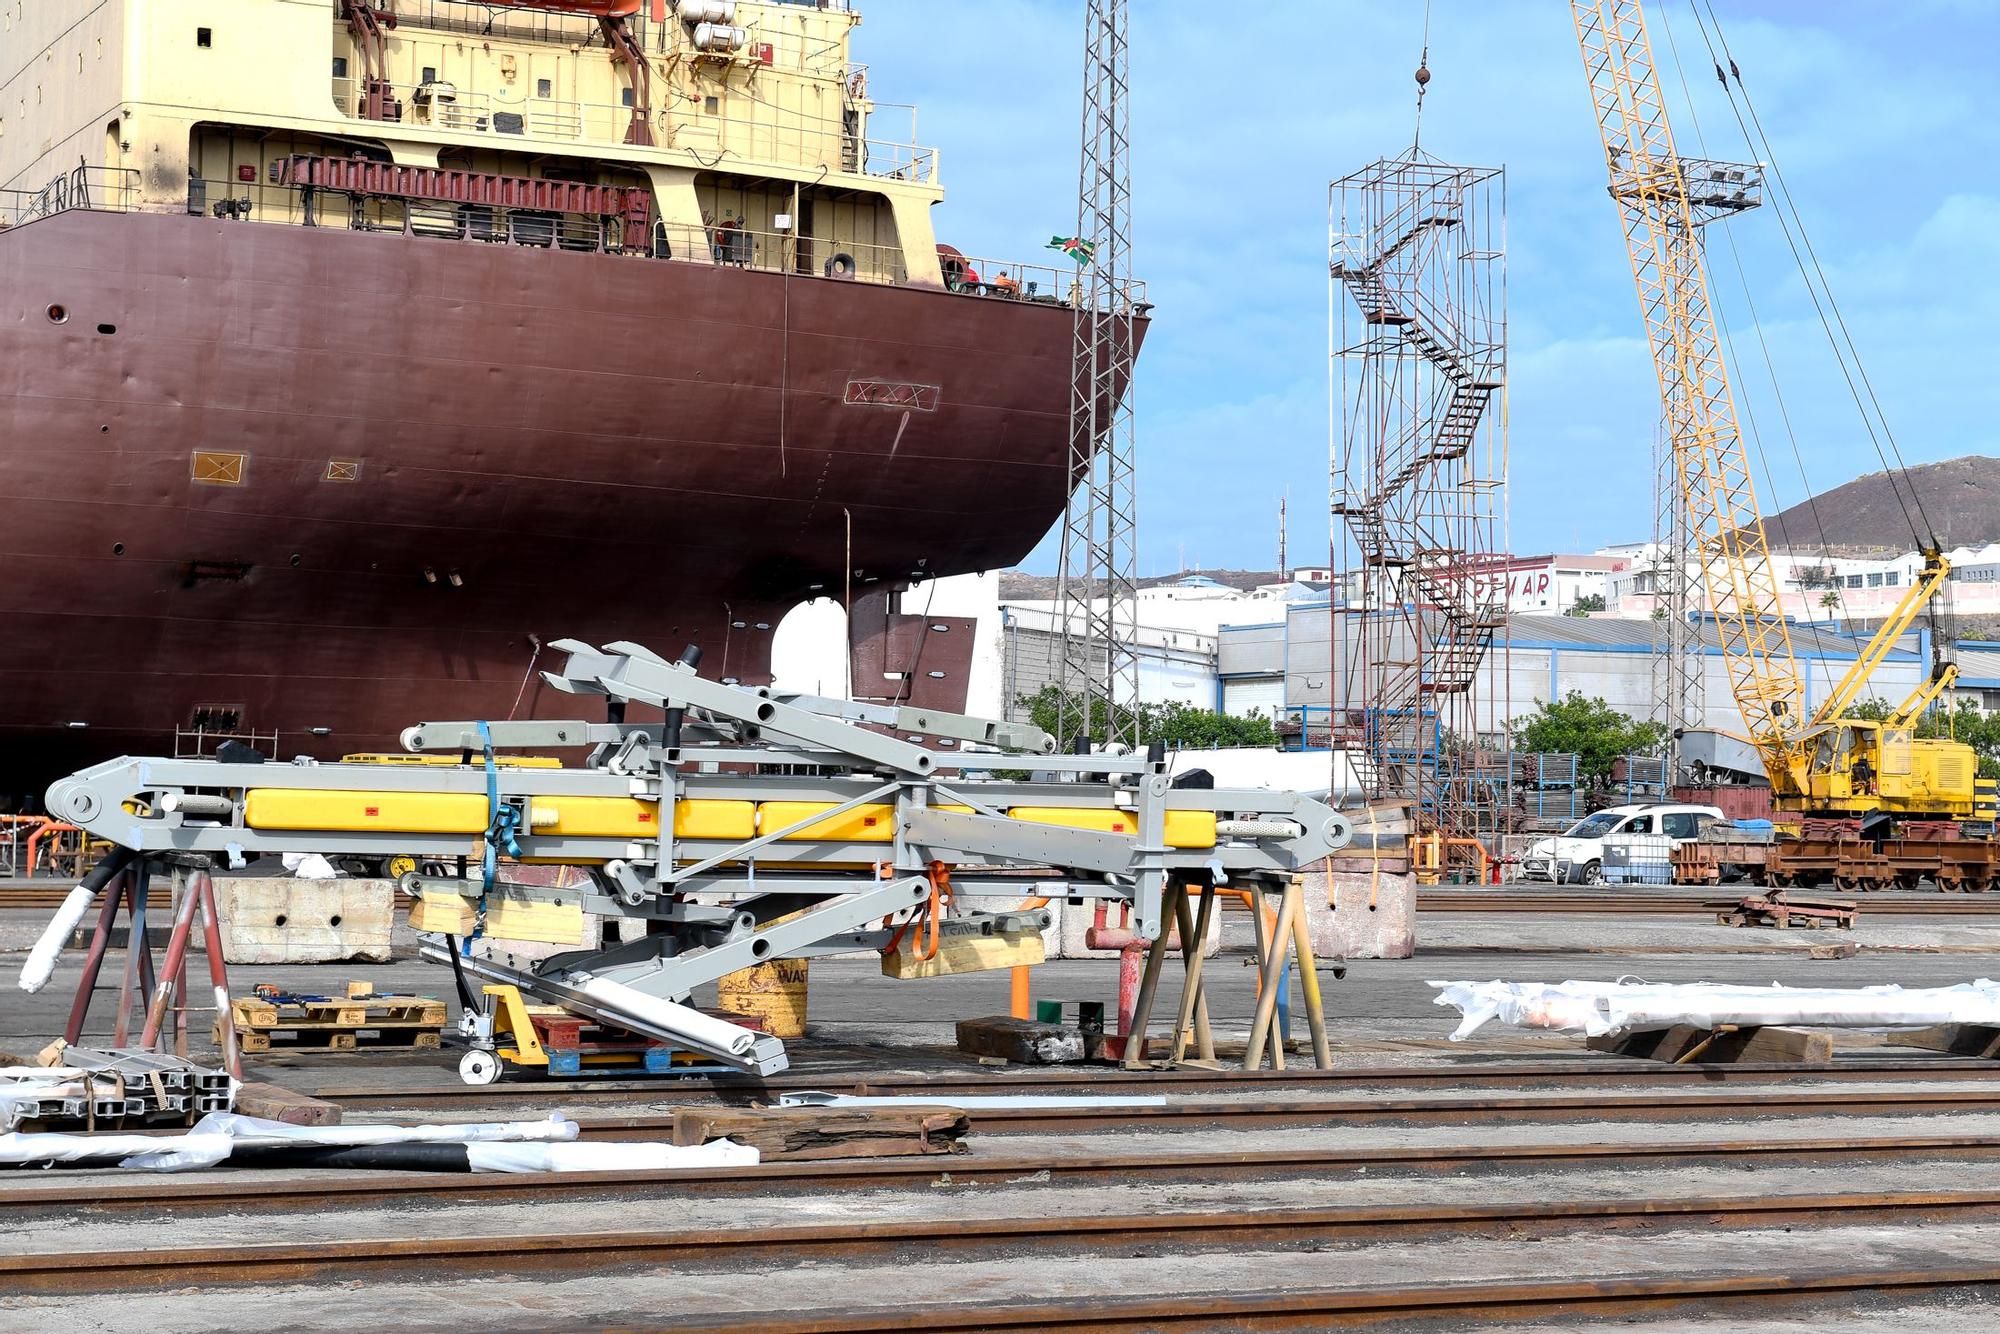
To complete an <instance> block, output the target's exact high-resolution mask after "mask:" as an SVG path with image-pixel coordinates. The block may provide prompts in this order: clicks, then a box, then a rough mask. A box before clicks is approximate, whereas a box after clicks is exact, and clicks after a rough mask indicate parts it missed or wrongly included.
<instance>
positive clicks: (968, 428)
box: [0, 212, 1073, 791]
mask: <svg viewBox="0 0 2000 1334" xmlns="http://www.w3.org/2000/svg"><path fill="white" fill-rule="evenodd" d="M0 293H4V294H5V298H6V300H5V304H4V306H0V312H4V314H0V570H4V572H5V578H4V580H0V627H3V628H0V749H4V752H5V754H6V755H7V756H8V757H9V758H8V759H7V760H6V762H5V763H4V766H0V767H4V769H5V770H7V772H6V773H5V774H0V790H4V789H12V790H16V791H18V790H21V786H20V785H19V784H18V783H16V782H12V781H8V780H9V779H12V778H15V777H16V776H18V775H22V774H30V773H32V774H34V775H37V781H39V777H40V776H46V775H47V774H49V773H52V772H54V771H56V770H59V769H61V768H65V767H73V766H74V765H75V764H77V763H81V762H87V761H89V760H93V759H97V758H102V757H104V756H106V755H110V754H116V753H119V752H133V753H149V752H150V753H158V752H160V751H161V750H162V749H165V748H171V747H172V746H173V745H174V744H175V742H176V736H177V733H178V732H180V731H182V730H183V729H187V728H189V727H190V726H191V725H192V724H193V723H194V721H195V719H196V717H197V715H198V714H200V713H201V711H204V710H206V711H207V712H206V717H207V718H208V719H209V720H210V721H211V723H213V722H214V721H215V720H217V719H224V720H227V719H230V718H234V719H235V720H236V722H237V726H238V727H239V728H240V729H242V730H249V731H255V732H259V733H276V734H277V735H278V738H279V739H278V743H277V745H278V749H279V750H280V751H281V752H282V753H283V754H285V755H287V756H289V755H292V754H316V755H320V756H329V755H336V754H339V753H343V752H350V751H357V750H370V749H379V748H384V747H389V746H392V745H393V738H394V736H395V734H396V733H397V732H398V731H399V730H400V729H401V728H402V727H404V726H406V725H408V724H409V723H411V722H414V721H418V720H422V719H440V718H482V717H484V718H506V717H526V716H532V715H534V714H537V713H540V714H542V715H544V716H547V715H551V714H573V713H575V712H577V711H578V707H579V702H578V701H574V700H571V699H569V698H568V697H566V696H562V695H558V694H555V693H554V692H550V691H547V690H544V689H542V688H541V687H540V684H539V681H538V679H537V678H536V677H535V676H534V669H535V668H536V667H537V666H538V665H547V664H546V662H543V661H542V660H541V651H540V650H539V649H538V647H537V646H538V644H546V643H547V642H548V641H549V640H551V639H553V638H558V637H563V636H571V637H576V638H582V639H586V640H592V641H598V642H602V641H606V640H613V639H630V640H636V641H638V642H641V643H645V644H647V645H649V646H651V647H653V648H656V649H657V650H659V651H661V652H664V653H668V654H670V655H671V654H672V653H676V652H678V651H679V649H680V648H681V647H682V646H683V645H685V644H688V643H696V644H700V645H701V646H702V647H703V649H704V651H705V655H706V656H705V660H704V663H703V671H704V674H708V675H714V676H724V677H736V678H739V679H742V680H746V681H749V680H757V679H762V678H763V677H764V676H765V674H766V672H767V670H768V665H769V656H770V643H771V633H772V630H773V629H774V628H775V626H776V624H777V622H778V620H779V619H780V618H781V617H782V616H783V614H784V613H785V611H786V610H788V609H789V608H790V607H791V606H793V605H795V604H796V603H798V602H799V601H802V600H804V599H806V598H809V597H812V596H815V595H821V594H825V595H831V596H836V597H839V596H843V595H845V594H846V593H847V592H848V591H850V590H851V591H852V592H853V593H854V594H856V595H858V594H860V593H863V592H866V591H870V590H872V589H876V588H880V587H882V586H884V585H889V584H894V583H896V582H898V581H905V580H908V579H910V578H911V577H913V576H930V575H946V574H953V573H962V572H966V571H971V570H980V569H989V568H993V567H995V566H1001V565H1006V564H1009V563H1012V562H1014V561H1017V560H1019V559H1020V558H1021V557H1022V556H1024V555H1025V554H1026V553H1027V552H1028V551H1029V550H1030V549H1031V548H1032V547H1033V546H1034V544H1035V543H1036V541H1037V540H1039V539H1040V537H1041V536H1042V534H1043V533H1044V532H1045V531H1046V530H1047V529H1048V527H1049V526H1050V524H1051V523H1052V522H1053V521H1054V520H1055V519H1056V518H1057V517H1058V515H1059V514H1060V512H1061V509H1062V505H1063V500H1064V494H1065V490H1066V469H1065V463H1066V459H1067V449H1068V424H1067V423H1068V411H1069V385H1070V378H1069V361H1070V355H1071V341H1072V332H1073V316H1072V315H1071V313H1070V312H1069V311H1068V310H1067V309H1064V308H1062V307H1057V306H1048V305H1037V304H1032V303H1025V302H1014V301H1004V300H997V299H982V298H976V297H970V296H963V295H958V294H953V293H947V292H942V291H934V290H923V289H915V288H899V287H889V286H876V285H871V284H865V283H856V282H842V281H837V280H830V279H823V278H816V277H804V276H797V277H791V276H786V275H782V274H776V273H767V272H754V271H748V270H743V269H737V268H732V267H726V266H714V265H709V264H704V263H686V262H676V261H659V260H648V259H640V258H633V257H625V256H616V255H605V254H570V253H563V252H560V251H548V250H538V249H524V248H521V247H517V246H505V245H489V244H479V243H475V242H455V241H443V240H429V239H422V238H413V237H407V236H401V235H396V236H383V235H374V234H367V233H356V232H349V231H345V230H341V229H335V228H302V227H292V226H283V225H264V224H256V223H235V222H224V221H218V220H213V219H207V218H199V217H184V216H175V215H153V214H123V215H116V214H103V213H87V212H71V213H65V214H60V215H57V216H53V217H49V218H45V219H41V220H38V221H35V222H32V223H29V224H26V225H23V226H17V227H15V228H13V229H11V230H8V231H5V232H0ZM54 317H59V319H60V322H58V318H54ZM234 456H241V457H240V459H235V461H233V462H232V459H234ZM232 477H234V478H235V479H236V480H231V478H232ZM203 478H215V479H218V480H203ZM78 724H82V726H77V725H78Z"/></svg>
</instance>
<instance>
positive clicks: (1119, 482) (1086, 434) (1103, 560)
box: [1058, 0, 1139, 745]
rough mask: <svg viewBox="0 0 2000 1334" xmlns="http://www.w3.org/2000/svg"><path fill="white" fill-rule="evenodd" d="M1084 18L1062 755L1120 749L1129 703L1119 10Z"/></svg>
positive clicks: (1131, 739) (1101, 1)
mask: <svg viewBox="0 0 2000 1334" xmlns="http://www.w3.org/2000/svg"><path fill="white" fill-rule="evenodd" d="M1086 10H1087V12H1086V15H1085V20H1084V23H1085V26H1084V53H1083V154H1082V162H1081V167H1080V171H1079V176H1078V188H1077V231H1076V235H1077V238H1078V239H1079V240H1080V241H1081V242H1082V243H1083V244H1082V247H1081V253H1082V255H1083V256H1084V258H1082V259H1081V260H1080V264H1081V268H1080V269H1079V272H1078V279H1077V287H1076V289H1075V292H1074V294H1073V295H1074V296H1075V298H1076V337H1075V343H1074V348H1073V354H1072V359H1071V393H1070V424H1069V469H1070V482H1071V486H1072V487H1073V490H1072V492H1071V494H1070V500H1069V507H1068V509H1067V510H1066V511H1065V513H1064V515H1063V529H1062V566H1061V571H1060V575H1061V577H1060V580H1059V583H1060V590H1059V598H1060V601H1061V604H1062V655H1063V659H1062V696H1063V701H1064V703H1063V708H1062V717H1061V718H1060V719H1059V728H1058V735H1059V736H1060V737H1061V738H1062V740H1063V742H1064V743H1065V744H1067V743H1068V742H1070V741H1071V740H1073V739H1074V738H1075V737H1077V736H1079V735H1082V734H1084V733H1086V732H1089V731H1090V730H1091V727H1090V723H1091V719H1092V718H1093V717H1097V718H1101V719H1103V720H1104V725H1105V728H1106V739H1107V740H1108V741H1117V742H1123V743H1126V744H1128V745H1129V744H1135V743H1136V742H1137V740H1138V735H1137V732H1138V721H1137V714H1136V706H1137V704H1138V700H1139V662H1138V656H1137V652H1136V648H1135V645H1136V641H1137V639H1138V583H1139V580H1138V537H1137V534H1138V491H1137V458H1136V454H1135V445H1134V438H1133V416H1132V395H1131V384H1132V365H1133V359H1134V355H1135V339H1134V323H1135V320H1136V318H1137V314H1138V312H1137V308H1136V304H1135V300H1134V289H1133V284H1132V281H1131V270H1130V264H1131V256H1130V242H1131V231H1132V179H1131V174H1130V165H1129V161H1130V144H1131V110H1130V98H1129V95H1128V94H1129V87H1130V59H1129V43H1128V35H1129V27H1128V20H1127V13H1126V5H1125V0H1088V3H1087V6H1086Z"/></svg>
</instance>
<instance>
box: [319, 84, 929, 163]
mask: <svg viewBox="0 0 2000 1334" xmlns="http://www.w3.org/2000/svg"><path fill="white" fill-rule="evenodd" d="M390 92H391V94H392V96H393V97H394V99H395V101H396V102H397V104H398V105H399V106H400V107H401V115H402V120H401V121H400V122H399V123H401V124H405V125H411V126H418V127H424V128H429V129H435V130H443V131H445V132H447V133H450V134H458V135H471V136H477V137H480V138H494V139H523V140H543V141H550V140H553V141H557V142H561V143H578V144H584V143H588V144H599V145H605V146H615V147H624V146H626V143H627V138H628V136H629V134H630V132H631V129H632V108H631V107H629V106H614V105H611V104H609V103H603V102H569V101H563V100H560V99H557V98H548V97H526V96H523V97H512V98H502V97H496V96H494V95H493V94H489V93H475V92H470V91H467V90H464V89H460V88H457V87H455V86H453V85H451V84H448V83H442V82H436V83H427V84H423V85H421V86H420V87H417V88H407V87H396V86H392V87H391V89H390ZM332 97H333V104H334V107H335V109H336V110H337V111H339V113H340V114H341V115H342V116H344V117H346V118H347V119H349V120H359V119H362V117H361V114H360V99H359V94H358V91H357V88H356V83H355V80H353V79H351V78H337V79H334V80H333V82H332ZM883 110H884V108H878V114H880V113H881V112H882V111H883ZM886 110H888V111H895V112H907V113H909V118H910V137H909V139H907V140H903V139H885V138H872V137H868V136H865V135H862V134H859V133H855V132H852V131H851V130H850V129H849V126H848V123H847V122H846V121H844V120H842V119H839V118H834V117H821V116H806V115H803V114H798V113H792V112H784V113H782V114H783V116H784V123H782V124H780V123H776V122H771V121H762V120H742V119H738V118H735V117H730V116H686V115H683V114H681V113H680V112H678V111H677V110H672V109H665V108H656V109H654V110H653V111H652V113H651V120H650V128H651V131H652V135H653V139H654V142H655V144H656V145H657V146H658V147H660V148H665V149H669V150H676V149H677V150H680V151H682V152H685V153H686V154H688V155H689V156H690V157H692V158H694V159H695V160H696V163H697V164H698V165H699V166H701V167H704V168H713V167H715V166H716V165H718V164H719V162H720V160H721V159H722V158H724V157H732V158H737V159H741V160H742V161H744V162H747V163H775V164H779V165H785V166H793V167H805V168H814V169H824V170H826V171H828V172H838V173H841V174H844V175H850V176H872V177H876V178H878V179H881V180H897V181H911V182H915V183H918V184H923V185H932V184H935V183H936V182H937V179H938V152H937V150H936V149H935V148H931V147H928V146H926V145H923V144H919V143H917V142H916V141H915V140H916V114H915V109H914V108H911V107H901V106H897V107H888V108H886Z"/></svg>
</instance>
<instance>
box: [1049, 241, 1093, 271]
mask: <svg viewBox="0 0 2000 1334" xmlns="http://www.w3.org/2000/svg"><path fill="white" fill-rule="evenodd" d="M1048 248H1049V249H1050V250H1060V251H1062V252H1063V253H1064V254H1065V255H1068V256H1069V257H1070V258H1071V259H1073V260H1075V261H1076V262H1077V263H1079V264H1088V263H1090V261H1091V260H1092V259H1094V258H1096V256H1097V242H1095V241H1086V240H1084V239H1083V238H1082V237H1081V236H1052V237H1050V238H1049V244H1048Z"/></svg>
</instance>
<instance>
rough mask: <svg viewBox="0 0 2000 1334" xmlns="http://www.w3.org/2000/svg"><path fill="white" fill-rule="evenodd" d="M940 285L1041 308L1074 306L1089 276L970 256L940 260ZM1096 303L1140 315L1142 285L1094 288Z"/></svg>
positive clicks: (1128, 282) (1066, 267)
mask: <svg viewBox="0 0 2000 1334" xmlns="http://www.w3.org/2000/svg"><path fill="white" fill-rule="evenodd" d="M943 267H944V285H945V286H946V287H947V288H949V289H950V290H951V291H954V292H963V293H965V294H967V295H969V296H984V297H998V298H1002V299H1006V300H1013V301H1029V302H1034V303H1036V304H1038V305H1045V306H1075V305H1077V304H1078V303H1080V302H1081V301H1082V300H1083V299H1084V297H1085V295H1086V294H1087V292H1088V289H1089V285H1090V283H1089V275H1088V274H1087V273H1086V271H1085V269H1084V267H1083V266H1082V265H1080V264H1076V263H1058V264H1043V263H1039V262H1034V261H1031V262H1028V263H1025V264H1024V263H1020V262H1017V261H1014V260H1005V259H981V258H979V257H978V256H976V255H955V254H952V255H946V256H944V257H943ZM1100 288H1101V289H1102V290H1100V292H1099V294H1098V301H1099V303H1100V304H1101V305H1103V306H1105V307H1106V308H1107V309H1111V310H1116V309H1117V308H1118V307H1119V306H1121V305H1122V306H1128V307H1130V308H1132V309H1134V310H1136V311H1137V312H1138V313H1140V314H1144V313H1145V312H1146V311H1147V310H1149V309H1150V308H1151V306H1150V303H1149V302H1148V301H1147V300H1146V284H1145V283H1144V282H1142V281H1140V280H1139V279H1137V278H1126V279H1115V280H1113V281H1112V282H1110V283H1106V284H1100Z"/></svg>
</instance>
